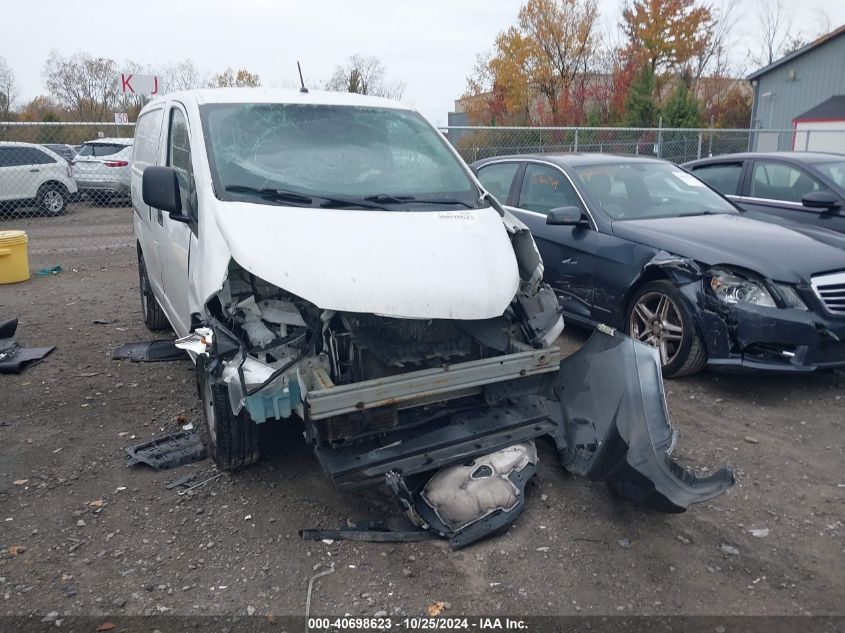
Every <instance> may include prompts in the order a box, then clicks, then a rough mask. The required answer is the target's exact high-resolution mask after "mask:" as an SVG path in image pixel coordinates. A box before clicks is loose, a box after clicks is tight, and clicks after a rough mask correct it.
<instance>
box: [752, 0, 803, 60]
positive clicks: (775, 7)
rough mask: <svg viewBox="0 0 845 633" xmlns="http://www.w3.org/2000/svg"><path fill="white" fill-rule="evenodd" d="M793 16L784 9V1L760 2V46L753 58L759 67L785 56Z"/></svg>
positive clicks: (758, 23)
mask: <svg viewBox="0 0 845 633" xmlns="http://www.w3.org/2000/svg"><path fill="white" fill-rule="evenodd" d="M792 20H793V15H792V13H791V12H787V11H786V10H784V8H783V0H775V1H774V2H772V0H759V4H758V6H757V26H758V27H759V28H758V30H757V31H758V33H759V34H760V37H759V44H760V45H759V46H757V47H756V48H755V49H753V50H755V51H756V52H752V54H751V58H752V59H753V60H754V62H755V63H756V64H757V65H759V66H768V65H769V64H771V63H772V62H774V61H775V60H776V59H778V58H780V57H782V56H783V51H784V49H785V47H786V43H787V41H788V40H789V34H790V33H791V32H792Z"/></svg>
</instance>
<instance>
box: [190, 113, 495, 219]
mask: <svg viewBox="0 0 845 633" xmlns="http://www.w3.org/2000/svg"><path fill="white" fill-rule="evenodd" d="M201 115H202V120H203V127H204V130H205V138H206V147H207V150H208V155H209V158H210V163H211V171H212V177H213V179H214V184H215V191H216V195H217V197H218V198H220V199H222V200H245V199H249V200H250V201H251V202H256V203H260V204H278V205H287V206H321V207H331V208H365V209H384V210H398V211H417V210H438V211H439V210H443V209H449V208H479V207H482V206H486V203H484V202H482V201H480V200H479V196H480V192H479V191H478V189H477V188H476V187H475V185H474V184H473V182H472V180H471V179H470V177H469V176H468V174H467V172H466V170H465V169H464V168H463V166H462V165H461V164H460V161H459V159H458V158H457V157H456V156H455V155H454V154H453V153H452V151H451V150H450V149H449V147H448V146H447V144H446V143H445V142H444V141H443V139H442V138H441V137H440V135H438V134H437V132H436V131H435V130H434V128H432V127H431V125H429V124H428V123H427V122H426V121H425V119H423V118H422V117H421V116H420V115H419V114H416V113H415V112H411V111H407V110H397V109H390V108H373V107H356V106H334V105H308V104H215V105H208V106H204V107H203V108H202V109H201Z"/></svg>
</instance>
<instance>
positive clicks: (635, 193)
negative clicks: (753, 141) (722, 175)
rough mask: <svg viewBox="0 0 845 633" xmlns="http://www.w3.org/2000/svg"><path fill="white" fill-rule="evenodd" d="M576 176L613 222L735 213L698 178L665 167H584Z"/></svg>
mask: <svg viewBox="0 0 845 633" xmlns="http://www.w3.org/2000/svg"><path fill="white" fill-rule="evenodd" d="M576 172H577V173H578V176H580V178H581V180H582V181H583V182H584V185H585V186H586V188H587V191H588V192H589V193H590V195H591V196H592V198H593V199H594V200H595V201H596V202H597V203H598V204H599V205H600V206H601V208H602V209H603V210H604V211H605V213H607V214H608V215H609V216H610V217H611V218H613V219H614V220H642V219H646V218H666V217H678V216H683V215H707V214H712V213H736V212H737V211H736V209H735V208H734V207H733V205H731V204H730V203H729V202H727V201H725V200H724V199H723V198H722V197H721V196H719V195H718V194H717V193H715V192H713V191H712V190H711V189H710V188H709V187H707V185H705V184H704V183H703V182H701V181H700V180H699V179H698V178H696V177H695V176H693V175H692V174H689V173H687V172H685V171H683V170H682V169H680V168H679V167H676V166H674V165H670V164H668V163H645V162H631V163H611V164H602V165H585V166H582V167H577V168H576Z"/></svg>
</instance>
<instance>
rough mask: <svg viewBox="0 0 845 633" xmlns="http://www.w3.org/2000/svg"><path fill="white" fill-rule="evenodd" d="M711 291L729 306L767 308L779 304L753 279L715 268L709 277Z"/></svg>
mask: <svg viewBox="0 0 845 633" xmlns="http://www.w3.org/2000/svg"><path fill="white" fill-rule="evenodd" d="M708 283H709V286H710V290H712V291H713V294H714V295H716V298H717V299H719V300H720V301H722V302H723V303H727V304H729V305H735V304H737V303H750V304H752V305H757V306H765V307H767V308H776V307H777V304H776V303H775V300H774V299H773V298H772V295H771V294H770V293H769V291H768V290H766V287H765V286H764V285H763V284H762V283H760V282H758V281H755V280H753V279H748V278H747V277H742V276H741V275H739V274H737V273H734V272H730V271H727V270H723V269H718V268H714V269H713V270H711V271H710V274H709V275H708Z"/></svg>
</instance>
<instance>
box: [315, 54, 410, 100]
mask: <svg viewBox="0 0 845 633" xmlns="http://www.w3.org/2000/svg"><path fill="white" fill-rule="evenodd" d="M386 74H387V69H386V68H385V66H384V64H382V63H381V60H380V59H379V58H378V57H374V56H363V55H357V54H356V55H352V57H350V58H349V59H348V60H347V61H346V64H344V65H342V66H335V69H334V73H333V74H332V76H331V79H329V80H328V81H327V82H326V89H327V90H333V91H335V92H354V93H356V94H362V95H373V96H376V97H385V98H387V99H401V98H402V95H404V94H405V83H404V82H401V81H388V80H387V79H386V78H385V75H386Z"/></svg>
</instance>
